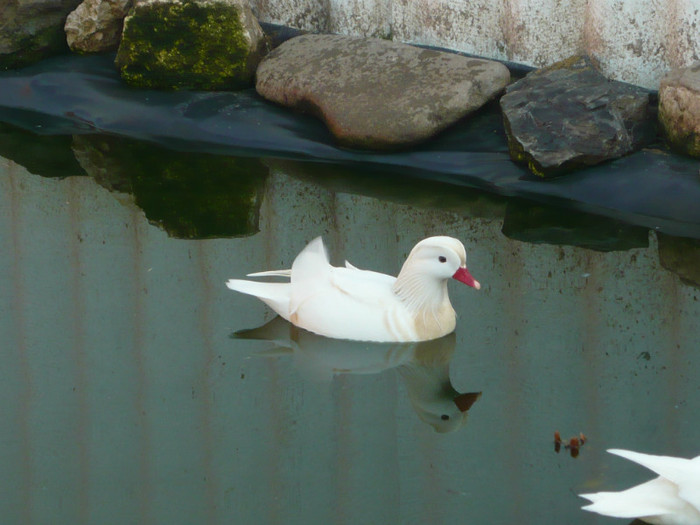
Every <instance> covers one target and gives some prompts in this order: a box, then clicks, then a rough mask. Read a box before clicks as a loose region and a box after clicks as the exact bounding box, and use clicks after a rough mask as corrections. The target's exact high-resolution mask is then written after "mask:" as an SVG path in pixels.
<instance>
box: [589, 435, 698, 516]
mask: <svg viewBox="0 0 700 525" xmlns="http://www.w3.org/2000/svg"><path fill="white" fill-rule="evenodd" d="M608 452H610V453H611V454H616V455H618V456H622V457H623V458H626V459H629V460H630V461H634V462H635V463H638V464H640V465H642V466H644V467H646V468H648V469H650V470H653V471H654V472H656V473H657V474H658V475H659V477H658V478H655V479H652V480H651V481H647V482H646V483H642V484H641V485H637V486H634V487H632V488H629V489H627V490H623V491H621V492H597V493H595V494H580V496H581V497H582V498H586V499H587V500H590V501H591V502H592V503H591V504H590V505H587V506H585V507H583V509H584V510H588V511H591V512H597V513H598V514H603V515H605V516H612V517H615V518H638V519H640V520H642V521H645V522H647V523H651V524H653V525H700V456H697V457H696V458H694V459H684V458H676V457H671V456H652V455H650V454H641V453H639V452H632V451H629V450H620V449H610V450H608Z"/></svg>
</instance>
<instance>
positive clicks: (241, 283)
mask: <svg viewBox="0 0 700 525" xmlns="http://www.w3.org/2000/svg"><path fill="white" fill-rule="evenodd" d="M226 286H227V287H228V288H230V289H231V290H234V291H236V292H241V293H244V294H248V295H252V296H254V297H257V298H258V299H260V300H261V301H262V302H264V303H265V304H266V305H268V306H269V307H270V308H272V309H273V310H274V311H275V312H276V313H277V314H278V315H280V316H282V317H283V318H284V319H287V320H289V296H290V292H291V288H292V287H291V284H289V283H259V282H256V281H246V280H244V279H229V280H228V281H226Z"/></svg>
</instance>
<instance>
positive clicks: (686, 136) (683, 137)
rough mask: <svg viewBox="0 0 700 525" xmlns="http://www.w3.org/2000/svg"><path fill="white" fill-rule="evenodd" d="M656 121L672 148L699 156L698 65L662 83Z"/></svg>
mask: <svg viewBox="0 0 700 525" xmlns="http://www.w3.org/2000/svg"><path fill="white" fill-rule="evenodd" d="M659 122H660V123H661V129H662V130H663V132H664V135H665V136H666V138H667V140H668V142H669V143H670V144H671V146H672V147H673V148H674V149H677V150H679V151H682V152H683V153H687V154H689V155H692V156H694V157H700V62H697V63H696V64H694V65H692V66H690V67H686V68H681V69H675V70H673V71H671V72H670V73H669V74H668V75H666V76H665V77H664V78H663V79H662V80H661V84H660V86H659Z"/></svg>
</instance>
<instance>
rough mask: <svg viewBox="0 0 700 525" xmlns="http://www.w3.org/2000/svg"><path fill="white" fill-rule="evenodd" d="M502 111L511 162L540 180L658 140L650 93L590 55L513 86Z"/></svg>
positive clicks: (531, 74)
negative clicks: (601, 67)
mask: <svg viewBox="0 0 700 525" xmlns="http://www.w3.org/2000/svg"><path fill="white" fill-rule="evenodd" d="M501 108H502V110H503V119H504V123H505V128H506V133H507V136H508V147H509V150H510V155H511V158H512V159H513V160H515V161H516V162H521V163H525V164H527V165H528V167H529V168H530V171H532V173H534V174H535V175H538V176H540V177H551V176H555V175H560V174H562V173H565V172H567V171H571V170H573V169H576V168H580V167H583V166H590V165H594V164H598V163H600V162H603V161H605V160H609V159H614V158H617V157H621V156H623V155H626V154H628V153H631V152H633V151H635V150H637V149H639V148H641V147H642V146H644V145H645V144H647V143H649V142H651V141H652V140H653V139H654V138H655V137H656V120H655V115H654V111H653V108H652V107H651V105H650V93H649V92H648V91H646V90H644V89H642V88H638V87H636V86H632V85H629V84H624V83H622V82H616V81H611V80H608V79H606V78H605V77H604V76H603V75H602V74H601V73H600V72H599V71H598V70H597V69H596V68H595V65H594V64H593V63H592V61H591V60H590V59H589V58H587V57H573V58H570V59H568V60H564V61H562V62H559V63H557V64H554V65H552V66H550V67H548V68H545V69H540V70H537V71H533V72H532V73H530V74H529V75H527V76H526V77H525V78H523V79H521V80H519V81H518V82H515V83H514V84H511V85H510V86H508V88H507V89H506V94H505V95H504V96H503V97H502V98H501Z"/></svg>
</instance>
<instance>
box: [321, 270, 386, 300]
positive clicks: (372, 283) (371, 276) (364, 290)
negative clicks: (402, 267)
mask: <svg viewBox="0 0 700 525" xmlns="http://www.w3.org/2000/svg"><path fill="white" fill-rule="evenodd" d="M346 264H348V263H346ZM395 282H396V277H392V276H391V275H386V274H384V273H379V272H373V271H370V270H360V269H358V268H355V267H347V266H346V267H345V268H333V269H332V270H331V283H332V285H333V286H334V287H335V288H337V289H338V290H339V291H340V292H341V293H343V294H345V295H347V296H349V297H352V298H354V299H356V300H357V301H359V302H362V303H371V304H377V303H381V304H386V303H387V302H388V301H395V300H396V297H395V296H394V294H393V291H392V286H393V285H394V283H395Z"/></svg>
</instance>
